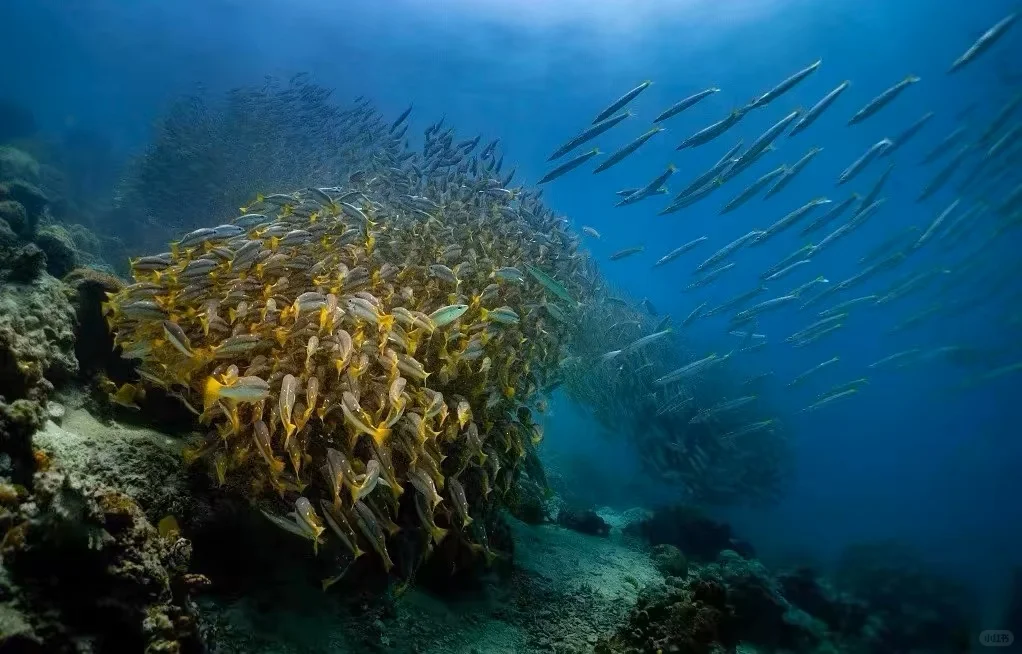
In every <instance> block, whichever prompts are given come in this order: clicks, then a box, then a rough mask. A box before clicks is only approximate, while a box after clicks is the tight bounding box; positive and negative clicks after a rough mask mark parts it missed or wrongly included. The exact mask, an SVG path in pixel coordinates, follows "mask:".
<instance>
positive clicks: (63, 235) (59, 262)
mask: <svg viewBox="0 0 1022 654" xmlns="http://www.w3.org/2000/svg"><path fill="white" fill-rule="evenodd" d="M33 240H34V241H35V244H36V245H38V246H39V247H40V248H41V249H42V251H43V252H45V253H46V272H48V273H50V274H51V275H53V276H54V277H57V278H60V277H63V276H64V275H67V274H68V273H69V272H71V271H72V270H74V269H75V268H76V267H77V266H78V251H77V249H76V248H75V244H74V241H72V240H71V237H70V236H69V235H68V233H67V230H65V229H64V228H63V227H62V226H60V225H47V226H46V227H43V228H42V229H40V230H39V231H38V233H36V235H35V238H34V239H33Z"/></svg>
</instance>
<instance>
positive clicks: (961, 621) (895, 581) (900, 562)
mask: <svg viewBox="0 0 1022 654" xmlns="http://www.w3.org/2000/svg"><path fill="white" fill-rule="evenodd" d="M834 581H835V583H836V584H837V585H838V586H839V587H841V588H843V589H846V590H848V591H849V592H850V593H852V594H854V595H855V596H857V597H859V598H861V599H862V600H863V601H865V602H866V603H867V604H868V605H869V607H870V611H871V612H872V613H873V614H874V615H875V616H876V618H877V619H878V624H877V626H876V631H877V640H878V641H879V642H881V643H883V646H884V648H886V649H885V651H889V652H895V651H910V650H913V648H914V649H915V651H926V652H933V653H935V654H936V653H939V652H948V653H951V652H964V651H967V650H968V648H969V646H970V645H971V642H972V639H971V638H970V637H969V634H970V631H971V629H972V628H973V627H974V625H975V622H976V616H975V615H972V614H971V613H970V610H971V608H972V607H975V606H976V601H975V598H974V597H973V596H972V593H971V591H969V589H968V588H966V587H965V586H963V585H962V584H961V583H960V582H958V581H956V580H954V579H951V578H950V577H948V576H946V575H943V574H940V573H939V572H937V571H936V570H934V569H933V568H932V567H931V566H929V565H927V564H926V563H925V562H924V560H923V559H922V557H921V556H920V555H919V554H918V553H917V552H915V551H913V550H911V549H909V548H907V547H906V546H904V545H903V544H901V543H899V542H895V541H883V542H877V543H865V544H860V545H855V546H852V547H849V548H847V549H846V550H845V552H844V554H843V555H842V557H841V560H840V561H839V564H838V568H837V571H836V574H835V579H834Z"/></svg>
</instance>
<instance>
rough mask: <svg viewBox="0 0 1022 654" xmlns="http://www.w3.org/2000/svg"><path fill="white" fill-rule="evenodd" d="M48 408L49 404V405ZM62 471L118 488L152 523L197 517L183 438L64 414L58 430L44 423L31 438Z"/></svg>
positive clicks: (75, 413)
mask: <svg viewBox="0 0 1022 654" xmlns="http://www.w3.org/2000/svg"><path fill="white" fill-rule="evenodd" d="M51 404H52V402H51ZM33 443H34V445H35V446H36V448H38V449H40V450H42V451H44V452H46V453H47V455H48V456H49V458H50V459H51V460H52V461H53V462H54V465H56V466H58V467H59V468H60V469H61V470H62V471H64V472H66V473H67V474H68V475H69V476H71V477H73V478H74V479H76V480H80V481H83V482H85V483H88V484H91V485H102V486H109V487H112V488H116V489H117V490H118V491H120V492H122V493H124V494H125V495H127V496H129V497H131V499H133V500H134V501H135V502H138V504H139V505H140V506H141V507H142V508H143V510H144V511H145V512H146V516H147V517H148V518H149V520H150V521H151V522H153V523H154V524H155V523H156V522H158V521H159V520H160V519H161V518H163V517H164V516H167V515H174V516H178V517H180V518H182V519H183V518H184V517H185V516H189V515H191V514H193V513H196V512H198V511H197V509H196V508H195V507H196V502H198V501H199V500H198V499H197V498H196V497H195V496H194V495H193V490H195V491H196V492H198V489H193V488H192V487H191V485H190V482H189V471H188V470H187V469H186V468H185V467H184V466H182V464H181V458H182V455H181V452H182V449H183V447H184V443H183V442H182V439H176V438H169V437H168V436H167V435H166V434H164V433H161V432H158V431H154V430H151V429H144V428H139V427H131V426H128V425H123V424H119V423H109V424H107V423H104V422H101V421H99V420H97V419H96V418H95V417H93V416H92V415H91V414H90V413H88V412H87V411H84V410H81V409H73V410H69V411H67V413H66V415H65V416H64V419H63V421H62V424H61V425H59V426H58V425H57V423H56V422H55V421H51V422H48V423H46V424H45V426H43V427H42V428H41V429H40V430H39V431H38V432H37V433H36V434H35V436H34V437H33Z"/></svg>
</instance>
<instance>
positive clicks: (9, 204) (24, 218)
mask: <svg viewBox="0 0 1022 654" xmlns="http://www.w3.org/2000/svg"><path fill="white" fill-rule="evenodd" d="M0 220H3V221H4V222H5V223H6V224H7V228H8V229H9V230H10V231H11V232H12V233H13V234H14V235H15V236H17V235H18V234H20V233H22V232H23V231H24V229H25V227H26V226H27V225H28V212H26V211H25V207H24V205H22V204H21V203H20V202H17V201H15V200H2V201H0ZM13 242H14V239H9V238H6V237H5V238H3V239H2V243H0V244H2V245H7V244H9V243H11V244H13Z"/></svg>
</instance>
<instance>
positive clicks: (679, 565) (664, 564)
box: [650, 543, 688, 577]
mask: <svg viewBox="0 0 1022 654" xmlns="http://www.w3.org/2000/svg"><path fill="white" fill-rule="evenodd" d="M650 556H651V557H652V559H653V564H654V565H655V566H656V567H657V570H659V571H660V572H661V573H663V575H664V576H665V577H685V576H686V575H688V559H687V558H685V554H684V553H683V552H682V551H681V550H679V549H678V548H677V547H675V546H674V545H671V544H668V543H664V544H662V545H654V546H653V549H652V551H651V552H650Z"/></svg>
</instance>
